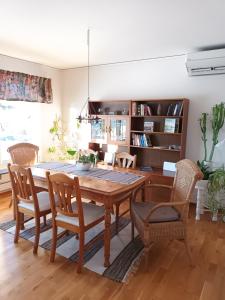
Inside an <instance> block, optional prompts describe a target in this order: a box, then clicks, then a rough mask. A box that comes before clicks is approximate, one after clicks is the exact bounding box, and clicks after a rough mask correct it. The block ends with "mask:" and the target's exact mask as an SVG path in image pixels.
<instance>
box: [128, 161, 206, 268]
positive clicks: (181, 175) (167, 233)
mask: <svg viewBox="0 0 225 300" xmlns="http://www.w3.org/2000/svg"><path fill="white" fill-rule="evenodd" d="M176 168H177V171H176V175H175V178H174V184H173V186H172V187H171V186H166V185H157V184H149V185H147V186H145V188H155V187H157V188H159V187H161V188H169V189H171V199H170V201H169V202H163V203H159V204H157V203H155V202H151V201H145V202H137V201H135V198H136V195H137V192H138V191H136V193H135V195H134V197H133V199H132V202H131V219H132V239H134V225H135V227H136V229H137V231H138V233H139V234H140V237H141V239H142V241H143V243H144V252H145V260H146V267H147V266H148V256H149V250H150V248H151V246H152V245H153V243H154V242H157V241H160V240H164V239H169V240H172V239H177V240H182V241H183V242H184V244H185V247H186V251H187V254H188V256H189V259H190V263H191V264H192V258H191V252H190V249H189V245H188V242H187V218H188V211H189V201H190V199H191V196H192V192H193V189H194V187H195V184H196V182H197V181H198V180H200V179H202V178H203V175H202V173H201V171H200V170H199V168H198V167H197V166H196V164H195V163H193V162H192V161H190V160H188V159H184V160H181V161H179V162H178V163H177V164H176Z"/></svg>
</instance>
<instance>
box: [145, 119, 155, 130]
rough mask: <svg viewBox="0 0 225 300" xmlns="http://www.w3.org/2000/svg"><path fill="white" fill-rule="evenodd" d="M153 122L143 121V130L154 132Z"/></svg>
mask: <svg viewBox="0 0 225 300" xmlns="http://www.w3.org/2000/svg"><path fill="white" fill-rule="evenodd" d="M154 125H155V122H152V121H144V131H149V132H154V127H155V126H154Z"/></svg>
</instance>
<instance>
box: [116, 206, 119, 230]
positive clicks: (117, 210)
mask: <svg viewBox="0 0 225 300" xmlns="http://www.w3.org/2000/svg"><path fill="white" fill-rule="evenodd" d="M119 212H120V204H119V203H117V204H116V234H118V230H119V218H120V216H119Z"/></svg>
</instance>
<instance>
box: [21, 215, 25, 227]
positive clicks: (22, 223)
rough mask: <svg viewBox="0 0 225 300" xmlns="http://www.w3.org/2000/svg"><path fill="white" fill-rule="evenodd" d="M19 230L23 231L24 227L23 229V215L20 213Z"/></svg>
mask: <svg viewBox="0 0 225 300" xmlns="http://www.w3.org/2000/svg"><path fill="white" fill-rule="evenodd" d="M20 224H21V225H20V226H21V227H20V229H21V230H24V229H25V227H24V214H23V213H21V216H20Z"/></svg>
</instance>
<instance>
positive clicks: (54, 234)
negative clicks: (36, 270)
mask: <svg viewBox="0 0 225 300" xmlns="http://www.w3.org/2000/svg"><path fill="white" fill-rule="evenodd" d="M57 229H58V227H57V226H56V225H54V224H53V225H52V245H51V255H50V262H54V261H55V252H56V242H57Z"/></svg>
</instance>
